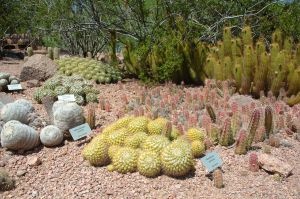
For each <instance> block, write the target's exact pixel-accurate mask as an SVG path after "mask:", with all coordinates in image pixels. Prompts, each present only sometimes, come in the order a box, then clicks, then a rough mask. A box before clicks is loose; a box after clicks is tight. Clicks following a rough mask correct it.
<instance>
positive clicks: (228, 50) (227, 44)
mask: <svg viewBox="0 0 300 199" xmlns="http://www.w3.org/2000/svg"><path fill="white" fill-rule="evenodd" d="M223 40H224V56H229V57H231V58H232V47H231V28H230V27H225V28H224V29H223Z"/></svg>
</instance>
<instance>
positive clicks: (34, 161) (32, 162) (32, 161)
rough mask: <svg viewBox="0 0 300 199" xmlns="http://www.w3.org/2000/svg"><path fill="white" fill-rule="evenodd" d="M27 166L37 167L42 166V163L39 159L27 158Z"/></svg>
mask: <svg viewBox="0 0 300 199" xmlns="http://www.w3.org/2000/svg"><path fill="white" fill-rule="evenodd" d="M27 164H28V165H29V166H38V165H40V164H42V161H41V160H40V159H39V157H37V156H33V157H28V158H27Z"/></svg>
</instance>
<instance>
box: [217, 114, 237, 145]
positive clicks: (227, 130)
mask: <svg viewBox="0 0 300 199" xmlns="http://www.w3.org/2000/svg"><path fill="white" fill-rule="evenodd" d="M233 142H234V139H233V135H232V130H231V121H230V118H227V119H226V120H225V122H224V127H223V131H222V133H221V136H220V141H219V144H220V145H222V146H230V145H231V144H233Z"/></svg>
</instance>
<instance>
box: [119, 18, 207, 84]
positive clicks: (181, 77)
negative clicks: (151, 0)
mask: <svg viewBox="0 0 300 199" xmlns="http://www.w3.org/2000/svg"><path fill="white" fill-rule="evenodd" d="M184 23H185V22H184V20H182V18H180V17H178V18H177V19H176V26H177V29H176V30H174V28H170V30H169V31H168V34H165V35H163V36H161V37H160V38H161V39H158V40H157V41H154V42H153V41H151V39H150V38H149V39H148V40H146V42H143V43H136V42H135V41H126V42H125V43H126V46H125V48H124V51H123V55H124V62H125V65H126V68H127V70H128V71H129V72H130V73H132V74H135V75H136V76H138V77H139V78H141V79H142V80H145V79H146V80H151V81H153V80H154V81H156V82H166V81H173V82H176V83H180V82H182V81H184V82H186V83H196V84H199V83H203V82H204V80H205V73H204V70H203V69H204V63H205V59H206V52H207V48H206V46H205V45H204V44H203V43H202V42H200V41H199V40H196V39H192V38H187V37H186V32H185V27H184ZM149 46H150V47H149Z"/></svg>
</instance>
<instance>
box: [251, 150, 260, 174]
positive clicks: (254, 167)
mask: <svg viewBox="0 0 300 199" xmlns="http://www.w3.org/2000/svg"><path fill="white" fill-rule="evenodd" d="M249 170H250V171H252V172H257V171H258V170H259V165H258V158H257V155H256V153H251V154H250V157H249Z"/></svg>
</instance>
